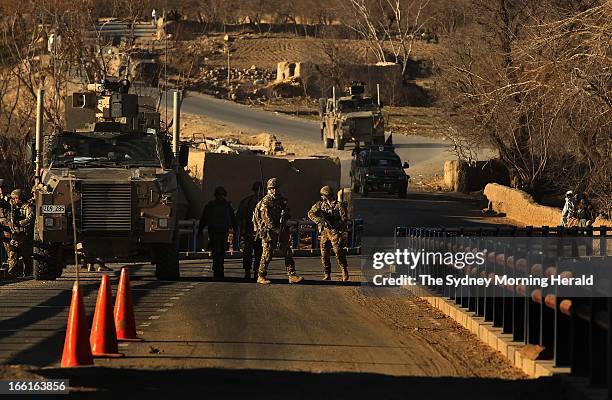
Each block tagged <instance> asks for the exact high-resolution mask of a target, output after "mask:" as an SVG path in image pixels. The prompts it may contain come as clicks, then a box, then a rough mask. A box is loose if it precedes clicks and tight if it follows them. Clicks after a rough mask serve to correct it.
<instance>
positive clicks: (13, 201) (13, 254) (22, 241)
mask: <svg viewBox="0 0 612 400" xmlns="http://www.w3.org/2000/svg"><path fill="white" fill-rule="evenodd" d="M34 219H35V213H34V204H33V203H32V200H28V201H25V202H24V201H23V198H22V193H21V190H20V189H15V190H13V191H12V192H11V198H10V212H9V222H8V225H9V228H10V229H11V241H10V243H9V246H8V274H9V276H11V275H12V276H16V271H15V269H16V268H17V263H18V261H19V257H21V258H22V261H23V275H24V276H28V275H30V274H31V273H32V250H33V248H32V246H33V238H32V236H33V234H34Z"/></svg>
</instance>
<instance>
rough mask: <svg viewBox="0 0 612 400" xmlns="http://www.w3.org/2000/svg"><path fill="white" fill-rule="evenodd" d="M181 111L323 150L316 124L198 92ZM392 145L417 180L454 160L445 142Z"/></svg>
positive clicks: (402, 140) (409, 140) (410, 139)
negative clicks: (446, 161)
mask: <svg viewBox="0 0 612 400" xmlns="http://www.w3.org/2000/svg"><path fill="white" fill-rule="evenodd" d="M171 106H172V101H169V107H170V110H171ZM182 111H185V112H188V113H192V114H197V115H204V116H206V117H208V118H212V119H216V120H220V121H223V122H224V123H226V124H231V125H234V126H236V127H238V128H240V129H242V130H243V131H245V132H254V133H256V132H269V133H272V134H274V135H276V136H277V137H278V138H279V139H281V140H289V141H290V140H294V141H295V140H299V141H300V142H305V143H311V144H312V154H313V155H314V154H317V152H319V151H320V150H322V149H323V145H322V143H321V140H320V134H319V124H318V122H315V121H310V120H305V119H300V118H297V117H291V116H288V115H284V114H276V113H271V112H267V111H263V110H259V109H256V108H252V107H248V106H245V105H242V104H237V103H234V102H231V101H226V100H220V99H216V98H214V97H211V96H207V95H202V94H196V93H189V94H188V96H187V97H185V99H184V101H183V105H182ZM169 112H170V113H171V111H169ZM393 142H394V144H395V147H396V152H397V153H398V155H399V156H400V158H401V159H402V161H409V162H410V166H411V167H410V170H409V174H410V175H411V176H412V177H413V178H414V179H416V180H418V176H419V175H421V174H422V175H432V174H434V173H439V174H441V173H442V171H443V166H444V160H448V159H452V158H454V155H453V154H452V153H451V152H450V150H451V145H450V144H449V143H448V142H446V141H444V140H442V139H434V138H429V137H422V136H405V135H400V134H395V135H394V137H393ZM346 148H347V150H344V151H343V152H338V153H337V155H338V156H339V157H340V158H341V160H342V184H343V185H346V186H348V185H349V177H348V172H349V168H350V164H349V162H348V160H349V159H350V149H351V145H347V147H346Z"/></svg>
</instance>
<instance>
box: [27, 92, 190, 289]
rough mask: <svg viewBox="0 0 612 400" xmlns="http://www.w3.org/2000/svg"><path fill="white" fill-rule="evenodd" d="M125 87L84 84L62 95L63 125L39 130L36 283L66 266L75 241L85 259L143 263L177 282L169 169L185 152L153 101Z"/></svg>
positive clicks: (175, 188)
mask: <svg viewBox="0 0 612 400" xmlns="http://www.w3.org/2000/svg"><path fill="white" fill-rule="evenodd" d="M129 87H130V82H129V81H128V80H122V81H118V82H111V81H103V82H102V83H96V84H90V85H88V91H87V92H83V93H73V94H72V96H69V97H68V98H67V99H66V111H65V127H64V130H62V131H59V132H55V133H54V134H51V135H45V136H44V137H42V134H41V133H39V132H38V131H39V129H38V126H37V136H38V141H39V143H42V148H40V149H39V152H40V154H41V157H40V161H39V166H38V168H37V170H40V173H39V175H38V176H39V178H38V184H36V185H35V189H34V198H35V202H36V224H35V232H34V240H35V250H34V251H35V257H34V276H35V278H36V279H55V278H57V277H59V276H60V275H61V273H62V269H63V267H64V266H65V264H66V263H67V261H68V262H70V263H71V264H72V263H74V254H75V251H74V242H75V240H76V242H77V243H80V246H79V247H80V250H78V254H79V258H81V259H83V262H88V261H89V260H96V259H102V260H104V261H105V262H113V261H128V260H129V261H134V260H138V261H144V260H148V261H151V262H152V263H153V264H155V265H156V275H157V277H158V279H164V280H174V279H178V278H179V259H178V246H177V243H178V221H177V199H178V196H179V185H178V182H177V171H178V165H179V164H181V165H182V164H184V163H185V159H186V154H185V152H183V153H182V154H183V157H179V153H180V150H183V149H180V150H179V149H178V128H176V129H175V137H174V138H171V137H169V136H168V134H167V132H165V131H164V130H162V129H161V128H160V115H159V113H158V112H156V110H155V107H154V105H153V101H152V99H150V98H146V97H142V96H137V95H135V94H131V93H129ZM39 104H40V101H39ZM41 110H42V106H41V105H39V110H38V113H40V111H41ZM177 118H178V111H177V112H176V113H175V120H176V119H177ZM38 121H39V122H38V123H40V124H42V119H40V117H39V119H38ZM38 123H37V125H38ZM177 126H178V124H177ZM171 142H172V143H171ZM38 147H41V146H38ZM184 149H186V148H184ZM178 158H181V160H180V161H179V160H178ZM73 218H74V219H73ZM79 262H81V261H79Z"/></svg>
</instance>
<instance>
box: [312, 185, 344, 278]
mask: <svg viewBox="0 0 612 400" xmlns="http://www.w3.org/2000/svg"><path fill="white" fill-rule="evenodd" d="M320 193H321V201H318V202H316V203H315V204H314V205H313V206H312V208H311V209H310V211H309V212H308V218H310V219H311V220H312V222H314V223H315V224H317V227H318V229H319V234H320V235H321V263H322V264H323V273H324V275H323V280H324V281H329V280H331V261H330V251H329V247H328V246H327V243H328V242H329V243H330V244H331V247H332V248H333V249H334V253H336V260H337V261H338V266H339V267H340V270H341V271H342V280H343V281H348V280H349V272H348V263H347V261H346V254H345V252H344V243H343V239H342V233H343V232H344V231H345V229H346V225H347V217H346V210H345V209H344V206H343V205H342V203H340V202H339V201H337V200H336V199H335V198H334V194H333V191H332V190H331V188H330V187H329V186H323V187H322V188H321V191H320Z"/></svg>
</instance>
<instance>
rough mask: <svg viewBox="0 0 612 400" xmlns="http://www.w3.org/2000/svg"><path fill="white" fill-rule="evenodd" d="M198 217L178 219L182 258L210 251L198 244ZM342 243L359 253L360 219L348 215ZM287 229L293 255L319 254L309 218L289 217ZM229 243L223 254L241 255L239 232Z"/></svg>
mask: <svg viewBox="0 0 612 400" xmlns="http://www.w3.org/2000/svg"><path fill="white" fill-rule="evenodd" d="M198 225H199V221H198V220H196V219H189V220H181V221H179V235H180V252H181V257H182V258H198V257H201V256H204V257H206V258H207V257H210V252H208V251H204V250H203V249H200V248H198V246H199V243H200V238H199V237H198V236H199V235H198ZM348 225H349V226H348V232H346V237H345V243H346V250H347V252H348V253H349V254H360V251H361V237H362V234H363V220H362V219H351V220H349V224H348ZM287 226H288V227H289V230H290V237H291V248H292V250H293V253H294V255H296V256H318V255H320V250H319V245H320V240H319V239H320V238H319V234H318V232H317V226H316V224H315V223H313V222H312V221H310V220H291V221H289V222H288V223H287ZM229 240H230V242H231V245H228V247H229V250H228V251H227V253H226V256H227V257H242V252H241V251H240V232H238V233H237V234H231V235H230V239H229Z"/></svg>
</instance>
